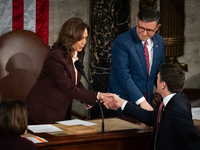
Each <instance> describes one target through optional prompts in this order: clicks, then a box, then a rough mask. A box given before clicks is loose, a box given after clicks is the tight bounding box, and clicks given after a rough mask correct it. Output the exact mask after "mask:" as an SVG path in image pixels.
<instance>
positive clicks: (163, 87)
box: [162, 81, 167, 89]
mask: <svg viewBox="0 0 200 150" xmlns="http://www.w3.org/2000/svg"><path fill="white" fill-rule="evenodd" d="M165 88H167V84H166V82H164V81H162V89H165Z"/></svg>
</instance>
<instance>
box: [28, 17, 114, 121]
mask: <svg viewBox="0 0 200 150" xmlns="http://www.w3.org/2000/svg"><path fill="white" fill-rule="evenodd" d="M88 32H89V26H88V25H87V24H85V23H84V22H83V21H82V20H81V19H80V18H71V19H69V20H67V21H66V22H65V23H64V24H63V26H62V28H61V30H60V33H59V35H58V39H57V41H56V42H55V43H54V44H53V46H52V49H51V51H50V52H49V54H48V55H47V57H46V59H45V61H44V64H43V68H42V71H41V73H40V75H39V78H38V79H37V82H36V83H35V84H34V86H33V87H32V89H31V90H30V93H29V95H28V97H27V100H26V103H27V109H28V120H29V124H41V123H55V121H60V120H65V119H71V106H72V101H73V99H76V100H79V101H80V102H82V103H86V104H89V105H91V106H93V105H94V104H95V100H96V98H95V97H94V95H93V93H92V91H90V90H86V89H85V88H84V86H83V85H82V83H81V82H80V79H81V74H80V73H79V72H78V71H77V70H76V68H75V67H74V62H75V61H76V60H80V61H83V57H84V53H85V51H84V50H85V45H86V38H87V37H88ZM96 95H97V98H101V100H102V98H104V99H103V100H102V101H104V102H105V101H107V103H109V105H112V106H113V105H114V103H112V101H113V99H112V96H110V95H109V94H108V93H97V92H96ZM116 106H117V105H116ZM113 107H114V106H113Z"/></svg>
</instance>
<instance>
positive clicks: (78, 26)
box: [51, 17, 89, 57]
mask: <svg viewBox="0 0 200 150" xmlns="http://www.w3.org/2000/svg"><path fill="white" fill-rule="evenodd" d="M85 29H87V31H88V34H89V26H88V25H87V24H86V23H84V22H83V20H82V19H80V18H76V17H74V18H71V19H69V20H67V21H66V22H65V23H64V24H63V25H62V28H61V30H60V32H59V35H58V39H57V41H56V42H55V43H54V44H53V46H52V48H51V49H52V50H53V49H54V48H57V47H59V46H62V48H63V50H64V51H63V53H64V55H65V56H66V57H71V56H72V54H73V52H74V49H73V48H72V45H74V44H75V43H76V42H78V41H80V40H81V38H82V36H83V33H84V31H85ZM84 51H85V47H84V48H83V50H82V52H83V53H84Z"/></svg>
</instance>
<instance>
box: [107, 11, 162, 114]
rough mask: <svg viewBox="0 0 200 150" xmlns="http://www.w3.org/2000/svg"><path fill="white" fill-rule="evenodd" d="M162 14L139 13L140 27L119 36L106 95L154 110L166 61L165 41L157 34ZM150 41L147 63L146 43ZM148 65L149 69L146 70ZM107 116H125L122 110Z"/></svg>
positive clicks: (115, 45) (110, 111) (111, 112)
mask: <svg viewBox="0 0 200 150" xmlns="http://www.w3.org/2000/svg"><path fill="white" fill-rule="evenodd" d="M159 20H160V13H159V11H158V10H156V9H154V8H152V7H145V8H143V9H141V10H140V12H139V13H138V15H137V17H136V23H137V26H136V27H134V28H132V29H130V30H129V31H127V32H125V33H123V34H121V35H119V36H118V37H117V38H116V39H115V41H114V43H113V47H112V51H111V52H112V62H111V73H110V77H109V81H108V89H107V92H109V93H115V94H117V95H119V96H120V97H121V98H123V99H126V100H128V101H130V102H132V103H134V104H137V105H140V106H141V107H142V108H144V109H147V110H153V108H152V106H151V104H152V95H153V87H154V83H156V82H155V81H156V76H157V73H158V68H159V66H160V64H161V63H163V62H164V61H165V54H164V39H163V38H162V37H161V36H160V35H158V34H156V33H155V32H156V31H157V30H158V28H159V27H160V26H161V25H160V24H159ZM145 41H147V42H148V44H147V49H148V55H149V57H148V62H146V57H145V52H144V43H145ZM147 63H148V64H149V66H148V67H149V68H148V69H147ZM104 114H105V117H114V116H119V115H122V111H121V110H120V109H118V110H117V111H113V110H107V109H104Z"/></svg>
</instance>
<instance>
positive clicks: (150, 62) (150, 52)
mask: <svg viewBox="0 0 200 150" xmlns="http://www.w3.org/2000/svg"><path fill="white" fill-rule="evenodd" d="M144 42H145V41H142V45H143V46H144ZM147 42H148V44H147V48H148V52H149V75H150V73H151V66H152V62H153V40H152V39H148V40H147ZM144 100H145V97H144V96H142V97H141V98H140V99H138V100H137V101H136V102H135V103H136V104H137V105H139V104H140V103H141V102H143V101H144Z"/></svg>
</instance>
